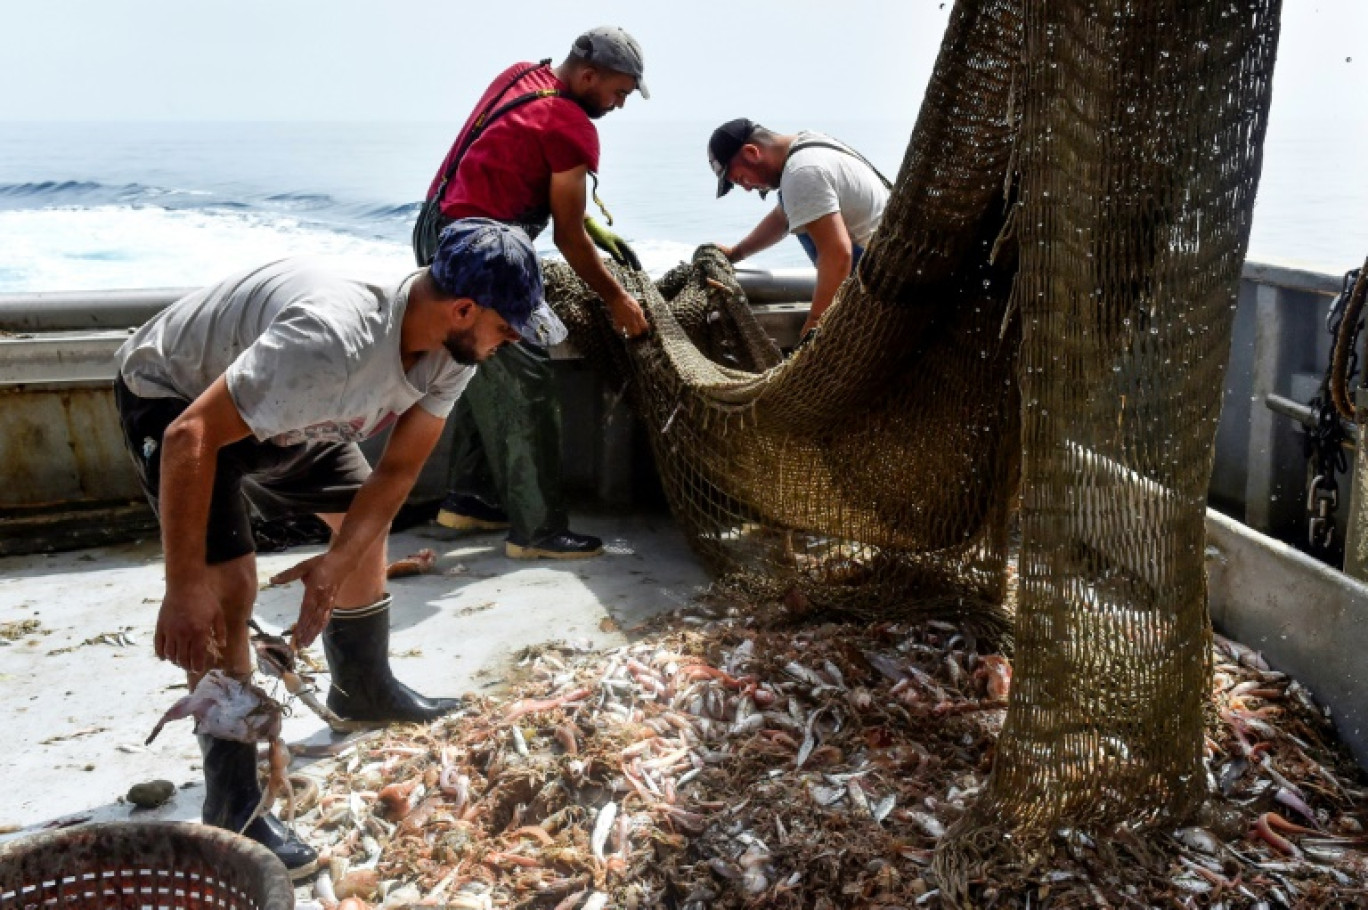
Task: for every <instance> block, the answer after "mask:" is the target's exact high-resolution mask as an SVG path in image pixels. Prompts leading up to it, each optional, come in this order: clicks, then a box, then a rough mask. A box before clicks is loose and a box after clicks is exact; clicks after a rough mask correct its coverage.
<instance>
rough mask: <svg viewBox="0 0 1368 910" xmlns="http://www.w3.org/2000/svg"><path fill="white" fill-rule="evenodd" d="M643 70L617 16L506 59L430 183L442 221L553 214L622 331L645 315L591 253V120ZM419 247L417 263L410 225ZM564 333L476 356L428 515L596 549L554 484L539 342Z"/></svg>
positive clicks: (563, 241)
mask: <svg viewBox="0 0 1368 910" xmlns="http://www.w3.org/2000/svg"><path fill="white" fill-rule="evenodd" d="M642 76H643V65H642V55H641V46H640V45H639V44H638V43H637V42H636V40H635V39H634V38H632V36H631V35H629V34H627V33H626V32H625V31H623V30H622V29H620V28H614V27H602V28H595V29H591V30H589V31H587V32H585V33H584V34H582V35H580V36H579V37H578V38H576V39H575V42H574V44H573V45H572V46H571V48H570V53H569V54H568V55H567V56H566V58H565V60H564V61H562V62H561V63H560V65H558V66H554V67H553V66H552V65H551V62H550V61H549V60H546V61H543V62H542V63H540V64H532V63H519V64H515V65H514V66H511V67H509V68H508V69H506V70H504V71H503V72H502V73H500V74H499V75H498V76H497V77H496V78H495V79H494V81H493V82H492V83H491V84H490V86H489V88H488V89H486V90H485V93H484V95H483V96H482V97H481V98H480V101H479V103H477V104H476V106H475V110H474V111H473V112H472V113H471V115H470V117H469V118H468V119H467V120H466V123H465V126H464V127H463V128H462V130H461V132H460V134H459V135H458V136H457V137H456V141H455V143H454V144H453V145H452V147H451V151H450V152H449V153H448V154H447V157H446V160H445V161H443V162H442V167H441V169H440V170H439V171H438V172H437V175H436V177H434V179H433V181H432V185H431V186H430V187H429V188H428V194H427V198H428V199H429V200H433V199H436V200H438V201H439V205H440V210H441V219H440V221H445V220H448V219H452V220H454V219H457V218H466V217H470V216H479V217H484V218H493V219H496V220H498V221H503V222H506V223H508V224H512V225H517V226H519V227H522V228H523V229H524V230H526V231H527V233H528V235H529V236H531V237H533V238H535V237H536V236H537V234H538V233H540V232H541V231H542V230H543V229H544V228H545V227H546V225H547V223H548V221H549V222H551V223H552V225H553V231H554V234H553V236H554V238H555V243H556V248H557V249H559V250H560V252H561V255H563V256H564V257H565V259H566V261H567V262H568V263H569V264H570V266H571V267H572V268H573V269H574V270H575V272H576V274H578V275H579V276H580V278H582V279H583V280H584V282H585V283H586V284H588V285H589V287H591V288H592V289H593V290H594V291H595V292H596V293H597V294H598V295H599V296H600V297H601V298H602V299H603V301H604V303H605V304H607V306H608V311H609V313H610V315H611V316H612V319H613V324H614V326H615V327H616V328H617V330H618V331H619V332H621V333H622V334H623V336H624V337H627V338H635V337H638V336H641V335H643V334H645V333H646V332H647V331H648V330H649V325H648V324H647V322H646V316H645V314H644V313H643V312H642V309H641V306H640V304H638V303H637V302H636V300H634V299H633V298H632V296H631V295H630V294H628V293H627V291H626V290H624V289H623V287H622V285H621V284H619V283H618V282H617V280H616V279H615V278H613V276H612V274H611V273H610V272H609V271H608V269H607V268H606V267H605V266H604V263H603V260H602V259H600V258H599V254H598V250H597V249H596V248H595V246H594V241H593V239H591V238H590V235H589V232H588V229H587V228H586V226H585V203H586V200H587V198H588V195H589V191H588V180H589V178H590V176H591V175H593V174H595V173H596V172H597V169H598V164H599V142H598V131H597V130H596V129H595V128H594V124H593V121H594V120H596V119H598V118H600V117H602V116H603V115H605V114H607V113H609V112H610V111H613V110H616V109H618V108H620V107H622V106H623V105H624V104H626V102H627V96H628V95H630V94H631V93H632V92H633V91H640V92H641V96H642V97H643V98H649V97H650V95H649V93H648V91H647V89H646V84H645V82H644V81H643V79H642ZM440 221H439V223H440ZM612 239H616V238H612ZM624 246H625V244H624ZM415 252H416V253H417V254H418V258H419V263H420V264H422V260H423V258H424V251H423V249H422V247H421V246H420V244H419V242H418V235H417V232H415ZM563 337H564V327H563V326H559V325H555V326H550V327H548V329H547V333H546V334H545V335H544V336H543V340H544V341H545V342H546V343H545V344H542V345H539V344H534V343H531V342H520V343H519V344H516V345H508V346H505V347H504V348H503V349H501V350H500V351H499V353H498V354H496V355H495V356H494V357H492V358H490V359H489V360H487V361H486V362H484V363H483V364H481V365H480V368H479V370H477V371H476V375H475V378H474V379H472V380H471V383H470V386H469V387H468V388H467V390H466V393H465V395H463V396H462V397H461V399H460V402H459V403H458V405H457V408H456V410H455V412H454V416H453V418H452V419H453V420H454V421H455V424H454V430H455V446H456V448H455V451H454V452H453V454H452V461H451V493H450V494H449V495H448V496H447V498H446V500H445V501H444V502H443V503H442V510H441V511H440V512H439V513H438V517H437V520H438V522H440V523H441V524H443V525H445V526H447V527H451V528H457V529H486V530H501V529H504V528H508V529H509V534H508V540H507V543H506V544H505V552H506V553H507V554H508V555H509V556H510V557H513V558H518V559H534V558H538V557H551V558H558V559H573V558H583V557H588V556H597V555H599V554H600V553H602V552H603V542H602V541H601V540H599V539H598V538H596V537H592V536H590V535H587V534H576V533H574V532H573V531H571V530H570V529H569V519H568V516H567V514H566V510H565V507H564V504H563V498H562V494H561V489H560V485H561V477H560V468H561V465H560V447H561V440H560V437H561V417H560V406H559V402H558V400H557V398H556V389H555V387H554V385H553V383H552V373H551V360H550V356H549V354H548V351H547V348H548V347H550V345H551V344H554V343H556V342H558V341H560V340H562V339H563Z"/></svg>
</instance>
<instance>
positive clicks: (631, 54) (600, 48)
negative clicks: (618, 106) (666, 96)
mask: <svg viewBox="0 0 1368 910" xmlns="http://www.w3.org/2000/svg"><path fill="white" fill-rule="evenodd" d="M570 53H571V55H573V56H575V57H579V58H580V59H581V60H588V61H589V62H590V63H593V64H594V65H596V66H601V67H603V68H604V69H610V70H613V71H614V72H618V73H626V74H627V75H628V76H635V77H636V81H637V86H636V87H637V91H639V92H641V97H643V98H650V97H651V93H650V92H649V91H647V90H646V78H645V74H646V63H645V58H643V57H642V55H641V45H640V44H638V43H637V40H636V39H635V38H633V37H632V36H631V35H629V34H627V33H626V32H625V31H623V30H622V29H620V28H618V27H617V26H616V25H600V26H599V27H598V28H591V29H589V31H587V32H585V33H584V34H583V35H580V36H579V37H578V38H576V39H575V43H574V44H572V45H571V46H570Z"/></svg>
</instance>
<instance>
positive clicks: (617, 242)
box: [584, 215, 641, 272]
mask: <svg viewBox="0 0 1368 910" xmlns="http://www.w3.org/2000/svg"><path fill="white" fill-rule="evenodd" d="M584 229H585V230H586V231H588V232H589V237H590V238H591V239H592V240H593V241H594V245H595V246H597V247H598V248H599V249H601V250H603V251H604V252H605V253H607V254H608V255H609V256H611V257H613V261H614V262H616V263H617V264H618V265H625V266H627V267H628V268H630V269H632V270H633V271H636V272H639V271H641V260H640V259H638V258H637V254H636V253H635V252H634V251H633V250H632V248H631V247H630V246H628V245H627V241H626V240H623V239H622V238H621V237H619V236H618V235H617V234H614V233H613V232H612V231H610V230H608V229H607V228H606V227H604V226H603V225H601V224H599V223H598V222H597V221H595V220H594V219H593V218H590V217H589V216H588V215H585V216H584Z"/></svg>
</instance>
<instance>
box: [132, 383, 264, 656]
mask: <svg viewBox="0 0 1368 910" xmlns="http://www.w3.org/2000/svg"><path fill="white" fill-rule="evenodd" d="M249 433H251V430H250V429H249V428H248V426H247V423H246V422H245V421H244V420H243V419H242V415H241V414H240V413H239V412H238V409H237V405H236V404H234V403H233V398H232V396H231V395H229V394H228V383H227V381H226V380H225V379H224V378H223V377H222V376H220V377H219V378H218V379H217V380H215V382H214V384H213V385H211V386H209V388H208V389H206V390H205V391H204V393H203V394H201V395H200V396H199V397H198V398H196V399H195V400H194V401H193V402H192V403H191V404H190V407H188V408H186V409H185V411H184V412H183V413H182V414H181V415H180V416H179V417H177V418H176V419H175V420H174V421H172V422H171V425H170V426H169V427H167V428H166V433H165V434H164V435H163V437H162V450H161V487H160V489H159V490H158V499H159V500H160V503H161V526H162V551H163V553H164V554H165V558H166V596H165V597H164V598H163V599H162V606H161V612H160V614H159V615H158V616H157V631H156V637H155V647H156V651H157V656H158V657H160V658H162V659H163V660H169V661H171V662H172V663H174V664H176V665H177V666H179V667H181V668H183V669H186V670H189V671H191V672H192V673H197V672H200V671H202V670H204V669H205V668H206V667H207V666H208V662H207V656H208V655H207V651H208V648H209V644H210V642H211V641H212V642H214V643H215V645H216V646H222V645H223V644H224V642H225V640H226V638H225V632H226V630H225V626H224V618H223V608H222V605H221V604H220V602H219V595H218V592H216V591H215V590H214V589H213V588H212V587H211V586H210V584H209V579H208V577H207V571H206V570H207V568H208V566H207V565H206V563H205V559H206V556H205V535H206V532H207V529H208V527H209V503H210V500H211V499H212V498H213V493H214V472H215V470H216V469H217V467H218V454H219V450H220V449H222V448H223V447H224V446H227V445H231V444H232V443H234V442H237V441H238V440H239V439H242V438H244V437H246V436H247V435H248V434H249Z"/></svg>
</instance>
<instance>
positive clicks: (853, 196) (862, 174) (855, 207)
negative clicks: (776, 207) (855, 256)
mask: <svg viewBox="0 0 1368 910" xmlns="http://www.w3.org/2000/svg"><path fill="white" fill-rule="evenodd" d="M813 139H820V140H822V141H824V142H835V143H836V144H837V145H842V146H844V143H842V142H838V141H837V140H835V139H832V138H831V137H830V136H824V135H822V134H821V133H812V132H801V133H798V134H797V136H796V137H795V139H794V145H795V146H797V145H801V144H802V143H804V142H806V141H811V140H813ZM846 147H847V148H848V146H846ZM779 198H780V200H781V207H782V208H783V210H784V215H785V216H786V217H787V218H788V223H789V231H791V232H793V233H799V232H801V231H802V230H803V229H804V228H805V227H806V226H807V225H809V224H811V223H812V222H814V221H816V220H817V219H818V218H821V217H823V216H824V215H830V214H832V213H833V212H840V214H841V220H842V221H844V222H845V226H846V231H847V232H849V234H850V240H851V242H852V243H854V244H856V245H857V246H862V247H867V246H869V241H870V238H872V237H873V236H874V231H875V230H876V229H877V228H878V227H879V221H880V219H882V218H883V212H884V206H886V205H887V204H888V188H887V187H885V186H884V185H883V181H882V180H880V179H879V176H878V175H877V174H875V173H874V169H873V168H871V167H870V166H869V165H867V164H865V163H864V162H863V161H861V160H860V159H859V158H857V157H855V156H854V155H849V154H846V153H845V152H842V151H838V150H836V149H833V148H826V147H820V146H819V147H814V148H800V149H798V150H797V151H795V152H793V153H792V154H791V155H790V156H789V159H788V162H787V163H786V164H785V165H784V171H783V173H782V174H780V176H779Z"/></svg>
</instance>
